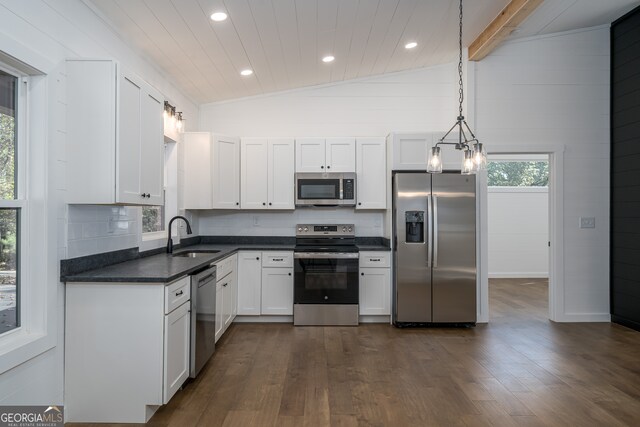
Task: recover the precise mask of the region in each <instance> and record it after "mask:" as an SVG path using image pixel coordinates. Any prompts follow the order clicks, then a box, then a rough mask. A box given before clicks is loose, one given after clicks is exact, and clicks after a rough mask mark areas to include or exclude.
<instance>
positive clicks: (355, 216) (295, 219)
mask: <svg viewBox="0 0 640 427" xmlns="http://www.w3.org/2000/svg"><path fill="white" fill-rule="evenodd" d="M197 215H198V234H200V235H201V236H294V235H295V225H296V224H343V223H345V224H355V225H356V235H357V236H370V237H380V236H383V235H384V234H383V223H384V222H383V213H382V212H358V211H355V210H354V209H349V208H328V209H325V208H301V209H296V210H295V211H293V212H291V211H286V212H285V211H279V212H259V211H256V212H234V211H198V214H197Z"/></svg>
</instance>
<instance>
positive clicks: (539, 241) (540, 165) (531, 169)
mask: <svg viewBox="0 0 640 427" xmlns="http://www.w3.org/2000/svg"><path fill="white" fill-rule="evenodd" d="M487 160H488V163H487V221H488V235H487V238H488V279H489V320H490V322H502V321H504V322H509V323H512V322H514V321H516V322H517V321H520V320H521V321H524V322H530V321H533V320H538V321H546V320H547V319H549V306H550V304H549V301H550V298H549V294H550V293H549V288H550V287H549V277H550V256H549V254H550V250H549V246H550V221H551V215H550V207H551V203H550V191H549V190H550V184H551V167H550V156H549V154H539V153H518V154H490V155H489V156H488V159H487Z"/></svg>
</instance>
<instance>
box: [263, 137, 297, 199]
mask: <svg viewBox="0 0 640 427" xmlns="http://www.w3.org/2000/svg"><path fill="white" fill-rule="evenodd" d="M268 150H269V154H268V162H269V164H268V170H269V171H268V179H267V181H268V195H269V197H268V200H269V201H268V206H267V207H268V208H269V209H295V203H294V202H295V200H294V195H295V145H294V142H293V139H270V140H269V146H268Z"/></svg>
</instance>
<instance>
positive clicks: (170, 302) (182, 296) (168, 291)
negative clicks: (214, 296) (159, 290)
mask: <svg viewBox="0 0 640 427" xmlns="http://www.w3.org/2000/svg"><path fill="white" fill-rule="evenodd" d="M190 285H191V280H189V277H188V276H187V277H183V278H182V279H178V280H176V281H175V282H173V283H170V284H169V285H167V286H166V287H165V288H164V314H169V313H171V312H172V311H173V310H175V309H176V308H178V307H180V306H181V305H182V304H183V303H184V302H185V301H189V298H190V294H191V293H190V290H191V286H190Z"/></svg>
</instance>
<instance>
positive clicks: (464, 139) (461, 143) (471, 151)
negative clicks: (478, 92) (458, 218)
mask: <svg viewBox="0 0 640 427" xmlns="http://www.w3.org/2000/svg"><path fill="white" fill-rule="evenodd" d="M462 1H463V0H460V13H459V33H458V117H457V118H456V122H455V123H454V124H453V126H451V128H450V129H449V130H448V131H447V132H446V133H445V134H444V136H443V137H442V138H440V139H439V140H438V142H437V143H436V144H435V145H434V146H433V147H432V149H431V152H430V159H429V160H428V162H427V165H428V167H427V170H428V171H429V172H433V173H439V172H442V159H441V152H440V145H453V146H454V147H455V149H456V150H462V151H463V152H464V159H463V167H462V173H463V174H469V173H472V172H475V171H477V170H481V169H484V168H485V167H486V163H487V160H486V153H485V151H484V147H483V146H482V144H481V143H480V141H478V138H476V136H475V134H474V133H473V131H472V130H471V127H470V126H469V124H468V123H467V121H466V120H465V118H464V114H463V108H462V106H463V103H464V79H463V55H462V52H463V51H462ZM456 128H458V141H457V142H448V141H445V139H446V138H447V137H448V136H449V135H450V134H451V132H453V130H454V129H456ZM469 162H472V163H473V167H470V163H469Z"/></svg>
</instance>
